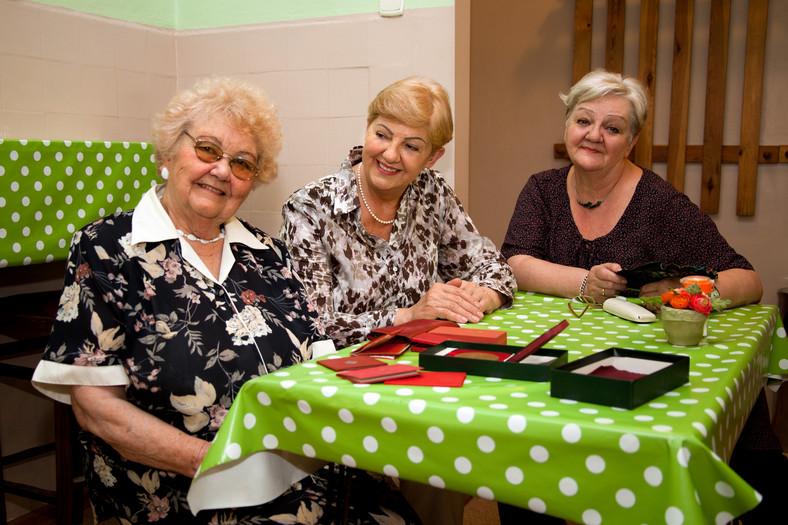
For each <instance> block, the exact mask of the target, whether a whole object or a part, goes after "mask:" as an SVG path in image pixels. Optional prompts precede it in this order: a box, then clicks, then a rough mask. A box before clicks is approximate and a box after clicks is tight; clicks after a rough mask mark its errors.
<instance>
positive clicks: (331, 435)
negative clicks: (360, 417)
mask: <svg viewBox="0 0 788 525" xmlns="http://www.w3.org/2000/svg"><path fill="white" fill-rule="evenodd" d="M320 436H321V437H322V438H323V441H325V442H326V443H333V442H334V441H336V439H337V432H336V430H334V429H333V428H331V427H323V429H322V430H321V431H320Z"/></svg>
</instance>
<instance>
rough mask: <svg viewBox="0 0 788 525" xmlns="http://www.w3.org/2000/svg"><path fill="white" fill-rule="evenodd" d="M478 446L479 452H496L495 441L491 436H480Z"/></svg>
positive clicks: (477, 441)
mask: <svg viewBox="0 0 788 525" xmlns="http://www.w3.org/2000/svg"><path fill="white" fill-rule="evenodd" d="M476 446H477V447H479V450H481V451H482V452H486V453H488V454H489V453H490V452H492V451H494V450H495V440H494V439H493V438H491V437H490V436H479V439H477V440H476Z"/></svg>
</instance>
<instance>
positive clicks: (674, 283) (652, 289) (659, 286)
mask: <svg viewBox="0 0 788 525" xmlns="http://www.w3.org/2000/svg"><path fill="white" fill-rule="evenodd" d="M681 287H682V285H681V281H680V280H679V278H678V277H669V278H667V279H662V280H661V281H654V282H653V283H647V284H644V285H643V286H642V287H641V288H640V297H653V296H655V295H662V294H663V293H665V292H667V291H668V290H672V289H673V288H681Z"/></svg>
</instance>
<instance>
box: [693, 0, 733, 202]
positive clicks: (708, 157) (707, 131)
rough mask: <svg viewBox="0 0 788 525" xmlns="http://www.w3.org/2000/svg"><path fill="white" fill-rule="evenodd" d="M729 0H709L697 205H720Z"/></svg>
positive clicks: (729, 15)
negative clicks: (701, 167)
mask: <svg viewBox="0 0 788 525" xmlns="http://www.w3.org/2000/svg"><path fill="white" fill-rule="evenodd" d="M730 19H731V0H712V2H711V19H710V20H709V58H708V62H707V65H706V117H705V122H704V130H703V172H702V177H701V181H702V182H701V188H700V209H701V210H702V211H704V212H705V213H717V212H718V211H719V208H720V177H721V174H722V134H723V130H724V123H725V89H726V86H725V83H726V80H727V77H728V33H729V28H730Z"/></svg>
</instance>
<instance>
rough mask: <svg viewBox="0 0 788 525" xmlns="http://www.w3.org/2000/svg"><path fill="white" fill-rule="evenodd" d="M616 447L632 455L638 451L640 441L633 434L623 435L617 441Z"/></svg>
mask: <svg viewBox="0 0 788 525" xmlns="http://www.w3.org/2000/svg"><path fill="white" fill-rule="evenodd" d="M618 446H619V448H621V450H622V451H623V452H626V453H627V454H634V453H635V452H637V451H638V450H640V440H639V439H638V438H637V436H636V435H634V434H624V435H623V436H621V438H620V439H619V440H618Z"/></svg>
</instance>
